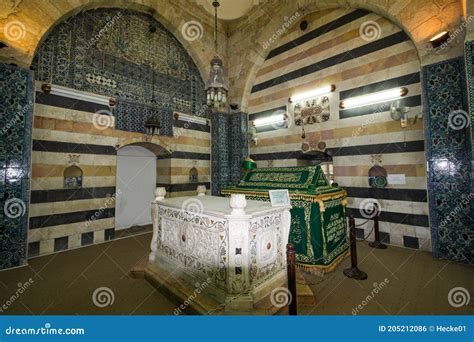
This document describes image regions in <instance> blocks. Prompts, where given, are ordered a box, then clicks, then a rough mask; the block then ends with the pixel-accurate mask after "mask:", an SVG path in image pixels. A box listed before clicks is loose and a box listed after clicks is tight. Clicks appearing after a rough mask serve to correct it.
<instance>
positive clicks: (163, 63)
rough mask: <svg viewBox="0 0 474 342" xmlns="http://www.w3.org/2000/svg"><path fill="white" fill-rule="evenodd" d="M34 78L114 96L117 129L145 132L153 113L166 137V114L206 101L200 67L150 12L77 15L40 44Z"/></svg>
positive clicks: (168, 131) (190, 110)
mask: <svg viewBox="0 0 474 342" xmlns="http://www.w3.org/2000/svg"><path fill="white" fill-rule="evenodd" d="M31 68H32V69H33V70H34V71H35V78H36V80H37V81H40V82H43V83H50V84H54V85H60V86H64V87H68V88H73V89H77V90H81V91H86V92H89V93H93V94H99V95H104V96H109V97H114V98H115V99H116V100H117V104H116V107H115V110H114V114H115V125H116V128H118V129H121V130H126V131H134V132H143V125H144V122H145V121H146V119H147V118H149V117H151V116H158V117H159V118H160V122H162V130H163V133H162V132H161V130H160V134H162V135H167V136H171V135H172V117H171V116H172V112H173V111H179V112H183V113H195V112H198V111H199V110H200V108H201V106H202V104H203V103H204V102H205V99H204V90H203V89H204V83H203V81H202V78H201V75H200V72H199V70H198V68H197V66H196V64H195V63H194V61H193V59H192V58H191V57H190V55H189V54H188V52H187V51H186V49H185V48H184V47H183V46H182V45H181V43H180V42H179V40H178V39H177V38H176V37H175V36H174V35H173V34H172V33H171V32H169V31H168V29H167V28H165V26H163V25H162V24H161V23H160V22H159V21H157V20H156V19H155V18H154V17H153V16H151V15H150V14H148V13H142V12H138V11H134V10H131V9H127V8H125V9H124V8H98V9H90V10H87V11H84V12H80V13H78V14H76V15H74V16H72V17H70V18H68V19H67V20H66V21H65V22H62V23H59V24H58V25H56V26H55V27H54V28H53V29H52V30H51V32H49V34H48V36H47V37H46V38H45V39H44V40H43V41H42V43H41V44H40V45H39V46H38V48H37V50H36V53H35V56H34V59H33V63H32V66H31Z"/></svg>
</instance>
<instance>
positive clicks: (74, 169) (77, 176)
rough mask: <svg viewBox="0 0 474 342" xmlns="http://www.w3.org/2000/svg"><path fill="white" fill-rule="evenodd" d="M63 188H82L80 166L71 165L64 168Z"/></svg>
mask: <svg viewBox="0 0 474 342" xmlns="http://www.w3.org/2000/svg"><path fill="white" fill-rule="evenodd" d="M64 188H66V189H79V188H82V170H81V168H80V167H78V166H75V165H72V166H69V167H68V168H66V169H65V170H64Z"/></svg>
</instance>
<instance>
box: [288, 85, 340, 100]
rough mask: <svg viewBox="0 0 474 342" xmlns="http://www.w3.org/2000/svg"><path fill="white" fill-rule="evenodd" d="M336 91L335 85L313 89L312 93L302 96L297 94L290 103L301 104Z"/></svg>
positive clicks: (291, 98) (302, 94)
mask: <svg viewBox="0 0 474 342" xmlns="http://www.w3.org/2000/svg"><path fill="white" fill-rule="evenodd" d="M334 90H336V86H335V85H334V84H331V85H328V86H326V87H321V88H317V89H313V90H311V91H308V92H306V93H301V94H296V95H293V96H292V97H290V102H299V101H303V100H307V99H313V98H315V97H318V96H321V95H325V94H329V93H331V92H333V91H334Z"/></svg>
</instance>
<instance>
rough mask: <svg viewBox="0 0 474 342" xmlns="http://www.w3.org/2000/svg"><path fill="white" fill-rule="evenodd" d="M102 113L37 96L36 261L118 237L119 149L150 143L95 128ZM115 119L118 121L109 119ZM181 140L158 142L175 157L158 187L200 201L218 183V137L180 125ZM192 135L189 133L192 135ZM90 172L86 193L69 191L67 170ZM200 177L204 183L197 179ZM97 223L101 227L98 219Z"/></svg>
mask: <svg viewBox="0 0 474 342" xmlns="http://www.w3.org/2000/svg"><path fill="white" fill-rule="evenodd" d="M101 109H103V108H100V106H98V105H96V104H93V103H89V102H84V101H77V100H71V99H67V98H64V97H60V96H55V95H47V94H44V93H42V92H37V93H36V103H35V106H34V123H33V151H32V178H31V196H30V202H31V206H30V213H29V234H28V242H29V257H33V256H37V255H44V254H49V253H53V252H58V251H61V250H66V249H71V248H77V247H80V246H84V245H89V244H92V243H99V242H102V241H104V240H109V239H112V238H113V237H114V224H115V217H114V215H115V209H114V208H115V204H114V198H115V186H116V152H117V147H123V146H125V145H128V144H130V143H137V142H144V135H143V134H140V133H134V132H125V131H119V130H116V129H114V128H113V127H114V121H113V119H112V120H110V121H109V122H108V125H109V126H110V127H107V128H106V127H101V126H97V125H95V124H94V122H95V121H94V115H95V114H94V113H95V112H97V111H98V110H101ZM109 118H110V117H109ZM174 126H175V127H174V137H162V136H160V137H153V140H152V141H151V142H152V143H153V144H156V145H159V146H161V147H162V148H163V151H164V149H166V150H168V151H170V152H171V154H167V155H158V156H157V180H156V183H157V185H158V186H165V187H166V188H167V189H168V191H169V192H170V193H169V196H180V195H188V194H195V193H196V192H195V190H196V187H197V184H206V185H207V187H208V188H209V181H210V129H209V127H208V126H205V125H198V124H188V123H186V125H184V123H183V122H180V121H174ZM185 127H187V128H185ZM70 165H77V166H79V167H80V168H81V169H82V171H83V184H82V188H81V189H65V188H64V178H63V173H64V169H65V168H67V167H68V166H70ZM192 167H195V168H196V169H197V170H198V173H199V177H198V183H197V184H196V183H193V184H190V183H189V171H190V169H191V168H192ZM91 217H93V219H91Z"/></svg>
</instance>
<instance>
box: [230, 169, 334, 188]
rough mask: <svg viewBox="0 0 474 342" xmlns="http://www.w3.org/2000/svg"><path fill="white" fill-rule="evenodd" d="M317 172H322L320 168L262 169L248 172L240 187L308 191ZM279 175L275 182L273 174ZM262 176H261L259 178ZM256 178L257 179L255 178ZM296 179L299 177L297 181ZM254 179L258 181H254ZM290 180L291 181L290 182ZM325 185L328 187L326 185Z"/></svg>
mask: <svg viewBox="0 0 474 342" xmlns="http://www.w3.org/2000/svg"><path fill="white" fill-rule="evenodd" d="M316 172H321V169H320V168H317V167H314V166H310V167H280V168H278V171H277V172H276V171H275V168H261V169H256V170H253V171H250V172H248V173H247V174H246V175H245V176H244V178H243V179H242V180H241V181H240V183H239V187H249V186H252V187H256V188H258V187H270V188H272V189H277V188H283V189H307V188H308V187H309V186H310V185H311V184H312V183H313V179H314V175H315V174H316ZM275 173H277V174H278V176H277V178H278V180H276V181H273V180H272V178H270V177H272V176H270V175H271V174H275ZM257 175H260V176H257ZM254 177H256V178H254ZM296 177H298V178H297V179H296ZM254 179H256V180H258V181H253V180H254ZM288 179H290V181H288ZM324 185H327V183H326V184H324Z"/></svg>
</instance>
